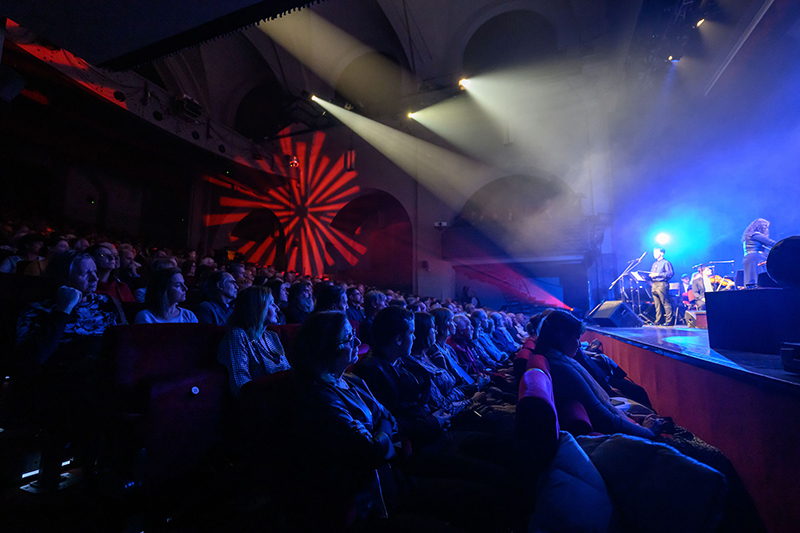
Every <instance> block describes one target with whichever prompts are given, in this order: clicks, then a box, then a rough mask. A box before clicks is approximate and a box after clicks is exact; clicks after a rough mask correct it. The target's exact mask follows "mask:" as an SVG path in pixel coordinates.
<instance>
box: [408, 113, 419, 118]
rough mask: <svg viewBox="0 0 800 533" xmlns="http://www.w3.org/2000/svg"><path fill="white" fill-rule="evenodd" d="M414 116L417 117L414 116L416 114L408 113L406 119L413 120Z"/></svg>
mask: <svg viewBox="0 0 800 533" xmlns="http://www.w3.org/2000/svg"><path fill="white" fill-rule="evenodd" d="M416 116H417V114H416V113H409V114H408V118H414V117H416Z"/></svg>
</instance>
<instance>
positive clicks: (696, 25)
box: [694, 19, 706, 28]
mask: <svg viewBox="0 0 800 533" xmlns="http://www.w3.org/2000/svg"><path fill="white" fill-rule="evenodd" d="M705 21H706V19H700V20H698V21H697V24H695V25H694V27H695V28H699V27H700V26H701V25H702V24H703V23H704V22H705Z"/></svg>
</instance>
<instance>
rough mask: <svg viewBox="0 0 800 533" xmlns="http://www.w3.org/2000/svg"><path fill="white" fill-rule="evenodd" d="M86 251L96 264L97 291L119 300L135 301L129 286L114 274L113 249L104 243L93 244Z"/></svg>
mask: <svg viewBox="0 0 800 533" xmlns="http://www.w3.org/2000/svg"><path fill="white" fill-rule="evenodd" d="M86 253H88V254H91V256H92V257H93V258H94V262H95V264H96V265H97V277H98V278H100V279H99V280H98V282H97V293H98V294H105V295H107V296H110V297H112V298H114V299H116V300H119V301H120V302H135V301H136V299H135V298H134V297H133V294H132V293H131V289H130V287H128V286H127V285H126V284H124V283H122V282H121V281H119V280H118V279H117V278H116V277H115V276H114V269H115V268H116V260H115V258H114V250H113V249H112V248H111V247H110V246H109V245H108V244H106V243H103V244H95V245H94V246H90V247H89V248H87V249H86Z"/></svg>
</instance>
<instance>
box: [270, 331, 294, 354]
mask: <svg viewBox="0 0 800 533" xmlns="http://www.w3.org/2000/svg"><path fill="white" fill-rule="evenodd" d="M267 329H268V330H270V331H274V332H275V333H277V334H278V336H279V337H280V339H281V345H282V346H283V350H284V352H286V353H287V354H288V353H289V352H291V350H292V344H293V343H294V338H295V336H297V332H298V331H299V330H300V324H282V325H280V326H277V325H274V324H273V325H270V326H267Z"/></svg>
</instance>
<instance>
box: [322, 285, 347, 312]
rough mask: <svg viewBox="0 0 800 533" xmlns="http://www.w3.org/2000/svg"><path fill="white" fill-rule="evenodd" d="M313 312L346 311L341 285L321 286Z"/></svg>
mask: <svg viewBox="0 0 800 533" xmlns="http://www.w3.org/2000/svg"><path fill="white" fill-rule="evenodd" d="M314 311H317V312H319V311H347V295H346V294H345V291H344V289H343V288H342V287H341V285H322V287H321V288H320V290H319V292H318V294H317V305H316V307H315V308H314Z"/></svg>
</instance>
